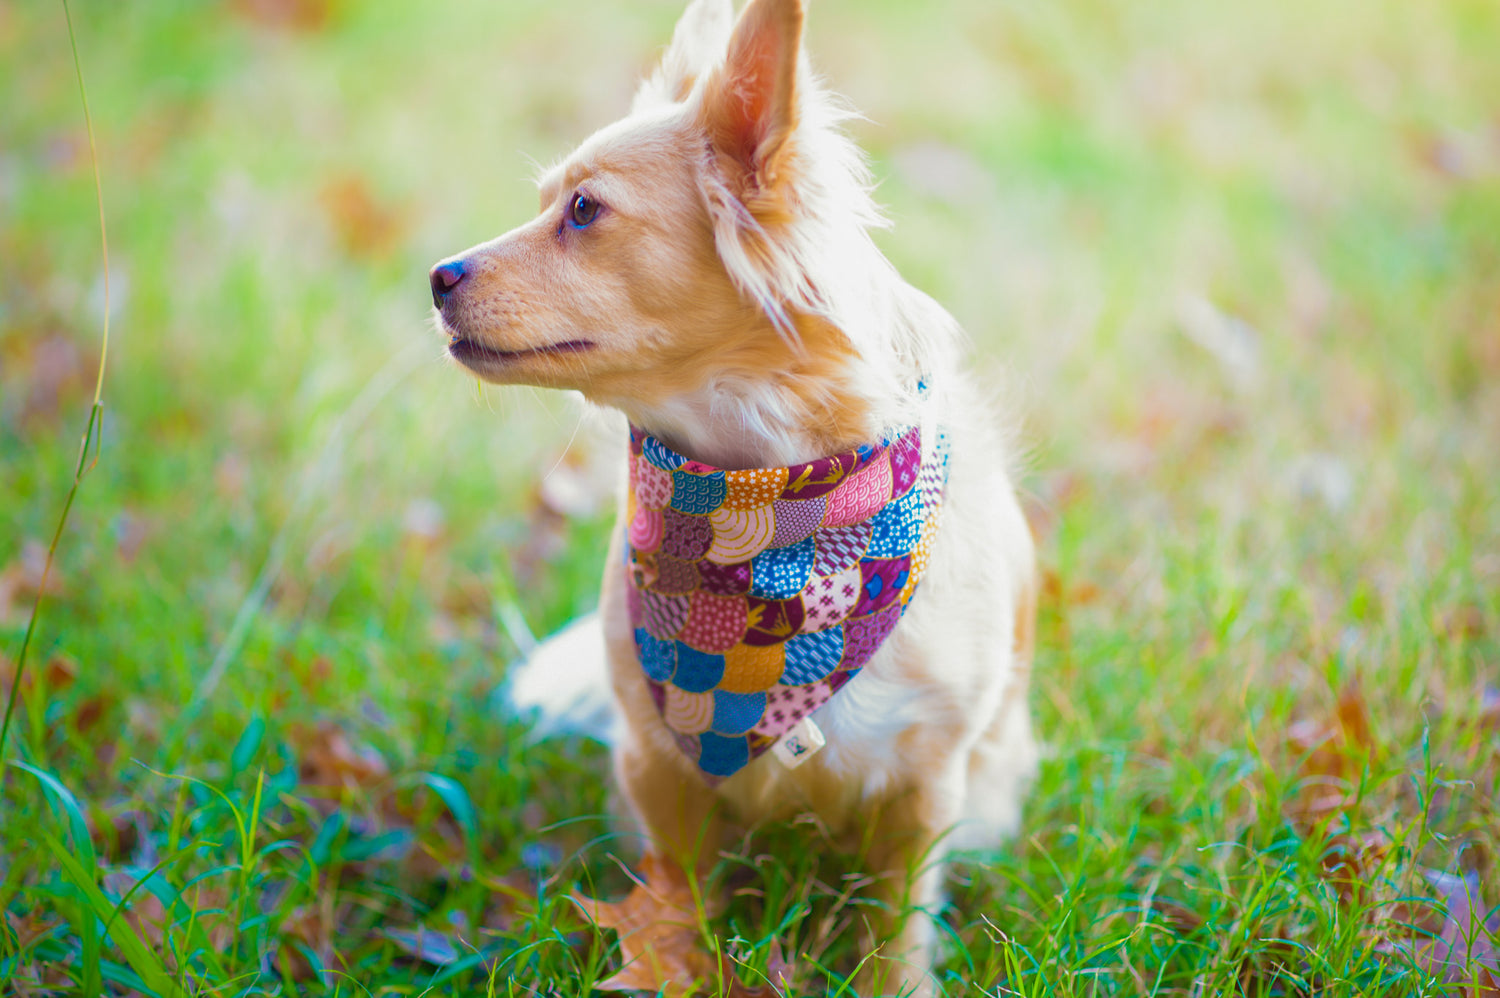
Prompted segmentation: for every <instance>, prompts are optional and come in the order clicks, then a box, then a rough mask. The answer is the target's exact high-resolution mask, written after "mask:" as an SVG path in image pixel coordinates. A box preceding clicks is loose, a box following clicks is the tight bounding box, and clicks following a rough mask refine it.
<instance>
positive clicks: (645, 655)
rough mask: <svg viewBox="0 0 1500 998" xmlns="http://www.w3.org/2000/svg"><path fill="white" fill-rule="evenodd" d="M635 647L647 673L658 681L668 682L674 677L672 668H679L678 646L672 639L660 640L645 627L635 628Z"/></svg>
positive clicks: (642, 666)
mask: <svg viewBox="0 0 1500 998" xmlns="http://www.w3.org/2000/svg"><path fill="white" fill-rule="evenodd" d="M635 648H636V652H637V653H638V654H639V655H640V659H641V668H643V669H645V670H646V675H648V676H650V677H651V678H652V679H654V680H656V681H657V682H658V683H663V682H666V681H667V680H668V679H670V678H672V670H673V669H675V668H677V646H676V643H675V642H672V641H660V640H658V639H656V638H653V637H652V636H651V635H650V634H649V633H647V631H646V629H645V628H644V627H637V628H636V629H635Z"/></svg>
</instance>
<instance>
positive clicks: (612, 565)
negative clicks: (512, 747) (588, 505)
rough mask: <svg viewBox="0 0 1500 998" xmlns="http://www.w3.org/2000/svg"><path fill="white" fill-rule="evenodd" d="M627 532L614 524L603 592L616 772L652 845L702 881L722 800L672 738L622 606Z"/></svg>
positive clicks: (718, 838) (715, 849) (713, 851)
mask: <svg viewBox="0 0 1500 998" xmlns="http://www.w3.org/2000/svg"><path fill="white" fill-rule="evenodd" d="M622 534H623V529H617V530H616V531H615V536H614V538H613V541H612V543H611V546H610V552H609V557H608V560H607V561H606V563H605V564H606V569H605V573H604V584H603V586H602V588H601V590H600V594H599V614H600V618H601V623H602V625H603V628H604V645H605V653H606V655H607V656H608V658H609V674H610V682H611V685H612V687H613V689H614V694H615V700H616V702H617V704H618V706H619V709H620V720H621V728H622V729H623V730H622V733H621V734H620V736H619V740H618V741H617V743H616V744H615V747H614V766H615V779H616V783H617V785H618V786H619V788H620V790H621V792H622V793H623V794H624V797H625V801H626V803H627V804H628V805H629V807H630V811H631V814H632V815H633V816H634V818H635V819H636V821H637V823H638V824H639V825H640V827H641V830H642V831H643V832H644V833H645V834H646V837H647V845H646V848H647V850H650V851H653V852H656V853H657V854H658V855H661V856H664V857H665V858H667V859H669V860H672V861H673V862H675V863H676V864H677V865H678V866H680V867H681V868H682V870H683V871H684V872H686V873H692V874H696V875H697V876H698V877H699V878H700V880H701V878H702V877H704V876H706V875H707V874H708V872H709V871H710V870H711V869H712V868H713V865H714V863H716V862H717V861H718V856H719V848H720V845H721V844H722V839H723V822H722V819H721V818H720V801H719V799H718V797H717V796H716V795H715V794H714V792H713V790H712V789H711V788H710V787H709V786H708V785H707V784H706V783H705V782H704V781H703V779H702V777H701V776H699V775H698V773H697V772H695V771H694V768H693V765H692V763H690V762H688V761H687V757H686V756H684V755H683V754H682V751H681V750H680V749H678V748H677V746H676V744H675V743H674V742H673V741H672V738H671V734H670V733H669V732H668V731H667V729H666V727H665V725H664V724H663V723H662V720H661V716H660V714H659V713H658V712H657V710H656V706H655V704H654V703H653V701H652V699H651V692H650V690H649V688H648V687H647V685H646V678H645V674H644V673H643V672H642V670H641V666H640V662H639V661H638V660H637V658H636V650H635V640H634V637H633V631H632V628H631V624H630V619H629V612H628V611H627V609H626V605H625V594H624V588H623V587H624V586H625V585H627V584H628V582H627V581H626V579H625V573H624V571H623V570H622V569H621V567H620V566H621V565H622V564H623V542H622Z"/></svg>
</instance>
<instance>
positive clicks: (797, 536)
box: [625, 427, 948, 784]
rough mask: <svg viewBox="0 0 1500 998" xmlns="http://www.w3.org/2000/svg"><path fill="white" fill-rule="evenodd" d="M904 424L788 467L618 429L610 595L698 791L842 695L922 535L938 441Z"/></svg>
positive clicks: (942, 455) (927, 538)
mask: <svg viewBox="0 0 1500 998" xmlns="http://www.w3.org/2000/svg"><path fill="white" fill-rule="evenodd" d="M935 437H936V439H934V440H933V441H931V446H930V448H929V450H928V451H927V452H926V453H925V454H924V452H923V449H922V431H921V428H920V427H912V428H911V429H909V430H906V431H905V432H903V433H901V434H900V435H898V436H897V437H895V438H894V439H891V440H888V441H884V442H882V443H881V444H879V445H873V446H872V445H865V446H861V447H860V448H859V449H857V450H852V451H848V452H846V453H843V454H836V455H834V456H833V457H825V458H821V459H819V460H817V461H812V462H809V463H807V464H797V465H793V466H792V467H790V468H760V469H756V470H751V471H723V470H721V469H718V468H713V467H709V466H708V465H706V464H701V463H699V462H697V461H691V460H688V459H687V458H686V457H683V456H682V455H681V454H678V453H676V452H674V451H672V450H671V449H669V448H668V447H667V446H666V445H664V444H663V443H662V442H661V441H659V440H657V439H656V438H655V437H651V436H648V435H646V434H644V433H642V432H641V431H639V430H637V429H635V428H633V427H632V429H631V433H630V491H629V495H628V499H627V502H628V505H627V508H626V513H627V521H628V524H629V527H628V531H627V536H626V541H627V543H626V550H625V556H626V565H625V567H626V571H627V573H628V582H627V585H626V594H627V601H628V604H629V608H630V620H631V626H632V627H634V629H635V645H636V654H637V656H638V657H639V659H640V663H641V668H642V669H643V670H645V673H646V679H647V682H648V684H649V685H650V688H651V695H652V698H653V699H654V700H655V702H656V709H657V710H658V711H660V712H661V716H662V720H663V721H665V722H666V725H667V727H668V728H670V729H671V730H672V732H673V734H675V735H676V737H677V744H678V746H679V747H680V748H681V749H682V751H683V752H684V753H685V754H686V755H687V756H688V757H689V758H690V759H692V760H693V761H694V762H695V763H696V764H697V766H698V768H699V770H700V771H701V772H702V774H703V776H704V778H705V779H706V780H707V781H708V782H709V783H710V784H713V783H717V782H719V781H720V780H721V779H723V778H724V777H727V776H731V775H733V774H734V773H736V772H738V771H739V770H740V769H742V768H743V767H744V766H745V765H746V764H747V763H749V762H750V760H752V759H754V758H756V757H757V756H759V755H761V754H762V753H764V752H765V751H766V750H767V749H769V748H771V746H773V745H774V744H776V741H777V740H778V739H779V738H781V736H782V735H784V734H786V732H787V731H788V730H790V729H791V728H792V727H794V726H796V725H797V724H798V723H799V722H800V721H801V720H802V719H803V718H804V717H807V716H808V715H809V714H811V713H812V712H813V711H815V710H817V709H818V708H819V707H821V706H822V705H823V704H824V703H826V702H827V701H828V699H829V698H830V697H831V696H833V694H834V693H836V692H837V691H838V690H839V689H841V688H842V687H843V686H844V684H846V683H847V682H849V680H850V679H852V678H853V677H854V675H855V674H856V673H858V672H859V670H860V669H861V668H863V667H864V665H865V663H866V662H868V661H869V660H870V658H871V656H873V655H874V654H875V652H876V650H877V649H879V647H880V645H881V643H882V642H884V641H885V639H886V637H887V636H888V635H889V634H890V633H891V631H892V630H893V629H894V628H895V626H896V622H897V621H898V620H900V619H901V614H902V613H904V612H905V610H906V607H907V604H908V603H909V602H910V601H911V598H912V594H913V593H914V592H915V591H916V588H917V582H918V581H919V580H920V579H921V577H922V572H923V570H924V569H925V568H926V567H927V555H928V552H929V550H930V549H931V546H932V539H933V536H934V535H935V534H936V532H937V526H938V518H939V513H940V511H941V505H942V499H943V490H944V486H945V485H946V483H947V479H948V442H947V438H946V436H945V435H944V434H943V433H942V432H941V431H938V432H937V433H936V434H935Z"/></svg>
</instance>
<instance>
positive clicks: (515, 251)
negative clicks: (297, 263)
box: [431, 0, 902, 463]
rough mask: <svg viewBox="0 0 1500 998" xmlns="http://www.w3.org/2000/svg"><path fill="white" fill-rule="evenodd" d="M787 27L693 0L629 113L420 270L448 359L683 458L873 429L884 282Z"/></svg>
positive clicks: (847, 154) (864, 434)
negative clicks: (809, 429) (508, 212)
mask: <svg viewBox="0 0 1500 998" xmlns="http://www.w3.org/2000/svg"><path fill="white" fill-rule="evenodd" d="M803 14H804V10H803V2H802V0H750V3H749V5H748V6H747V7H746V8H745V9H744V11H743V12H742V14H741V15H740V17H739V19H738V20H737V21H736V20H734V18H733V13H732V10H731V7H730V0H693V2H692V3H691V5H690V6H689V8H688V10H687V12H686V13H685V14H684V15H683V18H682V20H681V22H680V23H679V24H678V26H677V29H676V32H675V33H674V35H673V38H672V43H671V45H670V46H669V48H668V50H667V52H666V55H665V57H664V58H663V60H662V63H661V66H660V67H659V68H658V69H657V71H656V73H655V74H654V75H653V76H652V77H651V78H650V79H649V80H648V81H647V82H646V83H645V84H644V85H643V86H642V87H641V90H640V92H639V93H638V94H637V96H636V100H635V104H634V106H633V108H632V111H631V113H630V114H629V115H628V116H627V117H625V118H624V119H623V120H621V121H618V122H616V123H614V124H612V125H610V126H608V127H606V128H604V129H602V130H600V131H599V132H597V133H596V134H595V135H593V136H592V137H590V138H589V139H588V140H587V141H585V142H584V143H583V144H582V145H581V146H580V147H579V148H578V149H577V150H576V151H574V152H573V153H572V154H571V155H570V156H569V157H568V158H567V159H566V160H564V161H563V162H562V163H560V164H559V165H557V166H555V167H553V168H552V169H550V170H549V171H547V172H546V173H545V175H544V176H543V177H542V179H541V182H540V190H541V211H540V214H539V215H538V216H537V217H536V218H535V219H534V220H533V221H531V222H530V223H529V224H527V225H524V226H521V227H520V228H518V229H515V230H513V231H511V232H508V233H506V234H505V235H503V236H500V237H499V238H497V239H494V240H492V241H490V242H487V243H484V244H482V245H479V246H476V247H474V248H472V249H469V250H467V251H465V252H464V253H461V254H459V255H458V256H455V257H452V258H450V259H448V260H445V261H443V262H441V263H439V264H438V265H437V266H435V267H434V268H433V269H432V272H431V281H432V294H433V301H434V304H435V306H436V308H437V312H438V316H439V318H440V322H441V326H442V329H443V330H444V332H446V333H447V335H448V337H449V346H448V351H449V353H450V355H451V356H452V357H453V358H454V359H456V360H457V361H458V362H460V363H461V364H463V365H464V366H466V367H468V368H469V369H471V370H473V371H474V372H475V373H477V374H478V375H479V376H480V377H482V378H484V379H486V380H489V381H493V382H496V383H502V384H527V385H536V386H541V387H553V388H572V389H577V390H579V391H581V392H583V393H584V394H585V395H586V396H587V397H589V398H590V399H591V400H593V401H595V402H598V403H601V404H605V405H611V406H614V407H616V408H619V409H622V410H624V411H625V412H626V413H627V414H628V415H630V416H631V418H632V419H633V420H635V421H636V422H637V423H639V424H640V425H644V426H647V427H648V428H650V429H652V430H653V432H658V433H659V434H661V435H664V436H666V437H667V438H668V439H674V438H675V440H676V441H677V442H678V443H679V444H681V445H683V446H685V447H687V448H688V449H689V450H690V451H699V452H701V453H698V454H697V455H696V456H700V457H701V459H704V460H710V459H714V458H717V459H718V460H720V461H723V462H725V463H733V462H735V461H736V460H737V459H741V458H742V456H741V455H736V454H733V453H729V452H727V451H726V450H725V448H723V447H721V446H718V445H716V444H713V443H712V442H709V443H707V444H705V443H704V442H703V440H702V439H701V438H702V436H703V428H704V427H705V426H709V425H711V424H714V423H716V422H721V423H724V424H725V426H726V427H727V428H728V429H729V432H730V433H732V434H735V435H738V436H743V435H744V431H745V430H746V429H750V430H752V432H753V431H757V430H758V431H760V432H761V434H762V436H767V435H771V436H774V435H775V434H776V433H777V432H780V431H779V430H778V429H777V427H776V426H774V425H772V424H776V423H778V422H783V421H784V422H788V423H797V424H799V425H802V426H808V425H817V426H820V427H822V428H823V429H824V430H825V431H826V435H828V436H829V437H830V438H838V439H839V442H840V443H843V442H847V441H848V440H850V439H853V440H859V439H867V438H868V436H869V435H870V433H871V432H872V431H873V430H875V429H878V428H879V427H878V422H879V417H877V416H875V415H873V414H872V412H871V406H870V405H869V404H868V403H867V401H866V398H865V396H866V395H868V394H869V393H871V392H876V393H878V392H882V391H886V392H891V391H899V388H897V387H896V383H897V382H898V381H901V380H902V378H901V376H899V375H898V374H897V373H896V372H894V371H889V370H887V369H888V368H892V367H893V366H894V365H892V364H891V363H890V362H889V360H888V358H889V356H890V355H892V354H896V353H899V352H900V351H899V350H897V349H893V348H892V346H891V344H889V343H880V342H878V341H879V340H880V338H881V336H882V333H881V327H883V326H890V325H891V323H892V317H891V314H889V313H895V312H899V311H900V307H899V306H897V305H892V304H890V302H889V300H888V299H889V298H890V295H885V296H884V299H883V298H882V294H881V289H882V287H883V286H884V285H887V284H890V283H891V282H892V281H894V280H895V275H894V273H893V272H892V271H891V270H890V268H889V265H888V264H886V263H885V261H884V259H883V258H882V257H880V255H879V253H878V252H877V251H875V249H874V247H873V244H871V243H870V240H869V238H868V235H867V234H866V230H867V228H868V227H869V226H870V225H872V224H877V223H878V221H879V218H878V215H877V214H876V212H875V210H874V208H873V205H872V203H871V201H870V198H869V194H868V183H867V174H866V171H865V168H864V165H863V161H862V159H861V157H860V155H859V153H858V151H857V150H856V149H855V147H854V146H853V145H852V143H850V142H849V141H848V140H847V139H846V138H844V137H843V136H842V135H841V134H840V133H839V131H838V128H837V125H838V122H839V120H840V118H841V117H843V115H842V113H841V112H840V111H838V110H837V108H836V106H835V105H834V103H833V102H832V100H831V99H830V98H828V97H827V96H826V95H825V94H823V93H822V92H821V91H820V90H819V89H818V88H817V85H816V82H815V81H814V80H813V78H812V77H811V75H810V74H809V72H808V71H807V68H806V66H805V59H804V56H803V54H802V27H803ZM882 300H885V301H886V303H885V304H883V305H882V304H880V303H881V302H882ZM880 310H883V314H880V315H877V314H875V313H876V311H880ZM856 326H859V327H863V330H864V340H863V341H861V340H860V338H859V337H858V336H856V335H855V334H854V329H853V328H852V327H856ZM872 357H875V358H880V359H879V360H878V361H875V362H873V366H872V360H871V358H872ZM704 446H707V447H708V451H709V452H702V450H703V447H704ZM798 446H808V447H812V446H825V443H824V442H823V441H817V442H816V443H814V442H811V441H803V442H802V444H801V445H798V444H792V443H789V444H788V447H789V449H791V450H796V449H798ZM743 459H748V457H744V458H743Z"/></svg>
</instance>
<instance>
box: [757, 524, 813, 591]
mask: <svg viewBox="0 0 1500 998" xmlns="http://www.w3.org/2000/svg"><path fill="white" fill-rule="evenodd" d="M817 553H818V552H817V547H816V543H815V541H814V539H813V538H812V537H809V538H807V539H806V540H802V541H798V542H797V543H796V544H788V545H787V546H786V547H784V548H767V549H766V550H764V551H762V552H761V553H760V554H758V555H756V556H755V557H754V558H752V559H750V595H752V596H759V597H760V598H761V599H791V598H792V597H793V596H795V595H797V594H798V593H800V592H801V591H802V587H804V586H806V585H807V583H808V580H809V579H811V578H812V570H813V560H814V559H815V558H816V557H817Z"/></svg>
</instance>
